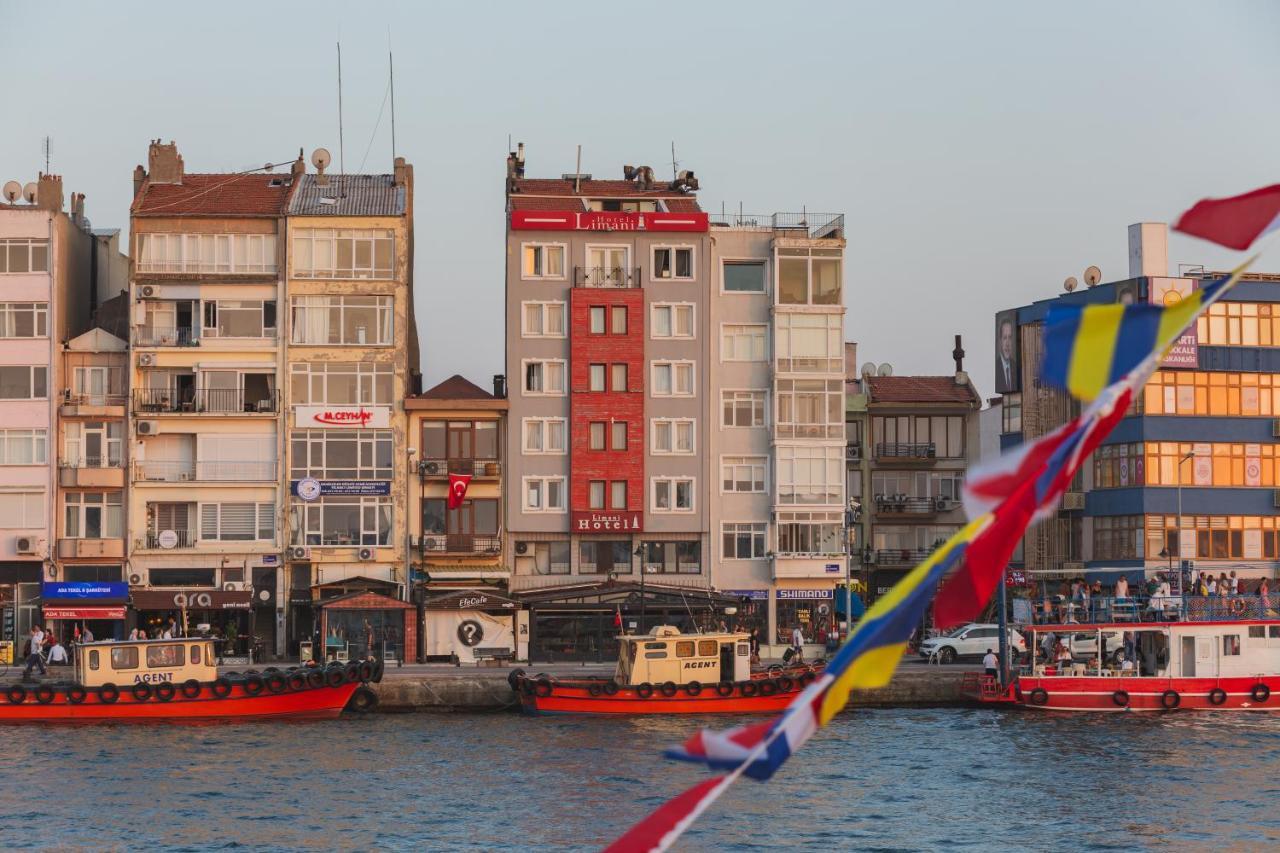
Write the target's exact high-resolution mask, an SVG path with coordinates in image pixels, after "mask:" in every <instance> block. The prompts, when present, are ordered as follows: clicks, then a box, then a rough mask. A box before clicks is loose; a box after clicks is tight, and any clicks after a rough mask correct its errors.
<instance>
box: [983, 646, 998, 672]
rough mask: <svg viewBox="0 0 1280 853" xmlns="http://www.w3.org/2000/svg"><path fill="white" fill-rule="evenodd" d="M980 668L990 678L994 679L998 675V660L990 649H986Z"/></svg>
mask: <svg viewBox="0 0 1280 853" xmlns="http://www.w3.org/2000/svg"><path fill="white" fill-rule="evenodd" d="M982 668H983V670H985V672H986V674H987V675H989V676H991V677H992V678H996V677H998V676H999V674H1000V660H999V658H997V657H996V653H995V652H993V651H992V650H991V649H987V653H986V655H984V656H983V658H982Z"/></svg>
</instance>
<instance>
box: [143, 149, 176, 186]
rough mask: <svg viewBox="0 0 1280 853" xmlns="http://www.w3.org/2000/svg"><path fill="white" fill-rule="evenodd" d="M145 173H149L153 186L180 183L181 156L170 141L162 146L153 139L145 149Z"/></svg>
mask: <svg viewBox="0 0 1280 853" xmlns="http://www.w3.org/2000/svg"><path fill="white" fill-rule="evenodd" d="M147 171H148V172H149V173H151V183H153V184H181V183H182V155H181V154H179V153H178V146H177V143H175V142H174V141H173V140H172V139H171V140H169V144H168V145H164V144H162V143H161V142H160V140H159V139H153V140H152V141H151V146H150V147H149V148H148V149H147Z"/></svg>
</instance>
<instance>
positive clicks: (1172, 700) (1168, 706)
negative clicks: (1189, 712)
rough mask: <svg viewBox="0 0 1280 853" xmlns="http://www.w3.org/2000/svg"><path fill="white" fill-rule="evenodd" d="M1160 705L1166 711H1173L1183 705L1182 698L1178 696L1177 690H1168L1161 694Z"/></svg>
mask: <svg viewBox="0 0 1280 853" xmlns="http://www.w3.org/2000/svg"><path fill="white" fill-rule="evenodd" d="M1160 704H1161V705H1163V706H1164V709H1165V710H1166V711H1172V710H1173V709H1174V708H1176V707H1178V706H1179V705H1181V704H1182V697H1181V696H1179V695H1178V691H1176V690H1166V691H1165V692H1163V693H1161V694H1160Z"/></svg>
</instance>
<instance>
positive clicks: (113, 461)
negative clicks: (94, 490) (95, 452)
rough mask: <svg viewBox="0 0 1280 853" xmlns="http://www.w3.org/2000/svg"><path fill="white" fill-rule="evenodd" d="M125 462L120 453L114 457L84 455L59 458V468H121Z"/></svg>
mask: <svg viewBox="0 0 1280 853" xmlns="http://www.w3.org/2000/svg"><path fill="white" fill-rule="evenodd" d="M123 464H124V463H123V461H122V460H121V459H120V456H119V455H116V456H115V457H114V458H112V457H110V456H82V457H80V458H79V459H59V460H58V467H59V468H119V467H121V465H123Z"/></svg>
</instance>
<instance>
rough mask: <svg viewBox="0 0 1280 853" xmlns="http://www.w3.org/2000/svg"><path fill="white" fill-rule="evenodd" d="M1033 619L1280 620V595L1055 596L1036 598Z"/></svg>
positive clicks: (1045, 622)
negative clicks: (1085, 598)
mask: <svg viewBox="0 0 1280 853" xmlns="http://www.w3.org/2000/svg"><path fill="white" fill-rule="evenodd" d="M1032 618H1033V620H1034V624H1036V625H1064V624H1067V625H1088V624H1091V623H1114V622H1220V621H1234V620H1244V619H1267V620H1280V594H1277V595H1276V596H1275V598H1274V599H1273V598H1272V597H1271V596H1270V595H1268V596H1267V598H1266V599H1264V598H1263V597H1262V596H1260V595H1258V594H1257V593H1256V592H1253V593H1242V594H1240V595H1209V596H1200V595H1173V594H1171V595H1148V594H1146V593H1141V594H1135V595H1130V596H1126V597H1124V598H1116V597H1114V596H1110V597H1103V596H1091V597H1090V598H1089V599H1088V600H1087V601H1084V600H1080V599H1067V598H1066V597H1064V596H1061V595H1054V596H1049V597H1048V598H1047V599H1045V598H1040V599H1036V600H1034V607H1033V611H1032Z"/></svg>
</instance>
